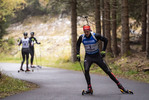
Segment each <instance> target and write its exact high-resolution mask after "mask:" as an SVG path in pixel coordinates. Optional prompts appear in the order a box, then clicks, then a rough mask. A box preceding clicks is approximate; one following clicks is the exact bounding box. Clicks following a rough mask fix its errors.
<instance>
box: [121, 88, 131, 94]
mask: <svg viewBox="0 0 149 100" xmlns="http://www.w3.org/2000/svg"><path fill="white" fill-rule="evenodd" d="M120 91H121V92H122V93H123V94H133V92H132V91H131V90H126V91H124V90H122V89H120Z"/></svg>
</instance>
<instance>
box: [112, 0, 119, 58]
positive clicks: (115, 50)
mask: <svg viewBox="0 0 149 100" xmlns="http://www.w3.org/2000/svg"><path fill="white" fill-rule="evenodd" d="M116 6H117V4H116V0H112V51H113V54H114V57H117V56H118V47H117V33H116V29H117V24H116Z"/></svg>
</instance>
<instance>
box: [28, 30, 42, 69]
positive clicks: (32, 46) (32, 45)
mask: <svg viewBox="0 0 149 100" xmlns="http://www.w3.org/2000/svg"><path fill="white" fill-rule="evenodd" d="M30 35H31V36H30V38H29V40H30V41H31V45H30V55H31V59H30V62H31V66H30V67H31V68H35V66H33V61H34V52H35V51H34V43H36V44H40V42H38V41H37V39H36V38H35V37H34V32H31V33H30Z"/></svg>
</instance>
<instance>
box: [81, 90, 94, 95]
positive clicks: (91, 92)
mask: <svg viewBox="0 0 149 100" xmlns="http://www.w3.org/2000/svg"><path fill="white" fill-rule="evenodd" d="M85 94H91V95H93V90H91V91H85V90H82V95H85Z"/></svg>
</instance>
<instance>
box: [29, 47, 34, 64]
mask: <svg viewBox="0 0 149 100" xmlns="http://www.w3.org/2000/svg"><path fill="white" fill-rule="evenodd" d="M30 55H31V65H33V61H34V48H30Z"/></svg>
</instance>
